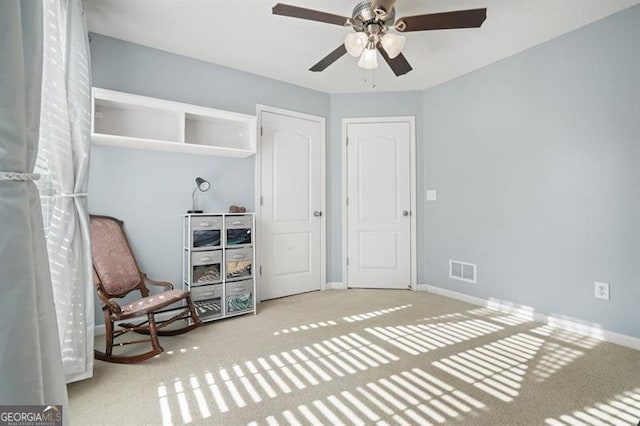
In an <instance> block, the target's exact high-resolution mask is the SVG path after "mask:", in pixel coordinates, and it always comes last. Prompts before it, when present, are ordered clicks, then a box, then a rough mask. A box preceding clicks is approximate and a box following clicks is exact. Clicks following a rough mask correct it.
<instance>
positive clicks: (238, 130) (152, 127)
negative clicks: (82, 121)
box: [91, 87, 256, 157]
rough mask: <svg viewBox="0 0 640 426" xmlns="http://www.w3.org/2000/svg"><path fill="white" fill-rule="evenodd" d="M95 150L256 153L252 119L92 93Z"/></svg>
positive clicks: (100, 91) (110, 92) (99, 91)
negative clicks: (103, 147)
mask: <svg viewBox="0 0 640 426" xmlns="http://www.w3.org/2000/svg"><path fill="white" fill-rule="evenodd" d="M92 111H93V114H92V120H91V140H92V141H93V143H94V144H98V145H110V146H118V147H126V148H137V149H151V150H157V151H173V152H183V153H191V154H205V155H219V156H227V157H248V156H250V155H253V154H255V153H256V118H255V117H254V116H252V115H246V114H239V113H235V112H229V111H222V110H218V109H213V108H205V107H201V106H196V105H189V104H183V103H179V102H172V101H166V100H163V99H156V98H148V97H146V96H139V95H132V94H130V93H122V92H116V91H113V90H106V89H100V88H97V87H94V88H93V91H92Z"/></svg>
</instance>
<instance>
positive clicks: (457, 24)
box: [272, 0, 487, 76]
mask: <svg viewBox="0 0 640 426" xmlns="http://www.w3.org/2000/svg"><path fill="white" fill-rule="evenodd" d="M394 5H395V0H364V1H360V2H359V3H358V4H357V5H356V7H355V8H354V9H353V13H352V16H351V18H347V17H345V16H340V15H334V14H332V13H327V12H321V11H319V10H313V9H306V8H303V7H298V6H292V5H288V4H283V3H278V4H276V5H275V6H273V9H272V12H273V14H274V15H282V16H289V17H292V18H300V19H308V20H310V21H318V22H326V23H328V24H334V25H340V26H345V27H351V28H353V30H354V31H355V32H353V33H349V34H348V35H347V36H346V38H345V42H344V44H341V45H340V46H338V47H337V48H336V49H335V50H334V51H333V52H331V53H329V54H328V55H327V56H325V57H324V58H322V59H321V60H320V62H318V63H317V64H315V65H314V66H312V67H311V68H309V71H316V72H317V71H324V70H325V69H326V68H327V67H328V66H329V65H331V64H333V63H334V62H335V61H337V60H338V59H339V58H341V57H342V56H343V55H344V54H345V53H349V54H350V55H351V56H354V57H359V58H360V59H359V60H358V66H360V67H361V68H365V69H374V68H377V67H378V56H377V53H376V51H377V52H380V55H381V56H382V58H383V59H384V60H385V62H386V63H387V64H388V65H389V67H391V70H392V71H393V72H394V74H395V75H396V76H401V75H403V74H406V73H408V72H409V71H411V70H412V69H413V68H411V65H410V64H409V62H408V61H407V59H406V58H405V57H404V55H403V54H402V49H403V48H404V45H405V41H406V39H405V37H404V36H402V35H398V34H394V33H391V32H389V31H390V30H395V31H398V32H400V33H406V32H411V31H429V30H447V29H455V28H478V27H480V26H481V25H482V23H483V22H484V20H485V19H486V18H487V9H486V8H482V9H469V10H456V11H451V12H442V13H430V14H426V15H416V16H407V17H404V18H399V19H397V20H395V16H396V11H395V7H394Z"/></svg>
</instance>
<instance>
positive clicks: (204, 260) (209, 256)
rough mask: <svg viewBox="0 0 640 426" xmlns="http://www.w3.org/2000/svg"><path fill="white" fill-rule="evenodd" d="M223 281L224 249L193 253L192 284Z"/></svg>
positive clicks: (198, 284)
mask: <svg viewBox="0 0 640 426" xmlns="http://www.w3.org/2000/svg"><path fill="white" fill-rule="evenodd" d="M221 281H222V251H220V250H215V251H202V252H194V253H192V254H191V280H190V281H189V283H190V285H192V286H200V285H206V284H214V283H218V282H221Z"/></svg>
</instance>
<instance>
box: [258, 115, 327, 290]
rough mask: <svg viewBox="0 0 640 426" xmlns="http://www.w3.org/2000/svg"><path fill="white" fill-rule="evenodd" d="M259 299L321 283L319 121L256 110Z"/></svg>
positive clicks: (321, 140) (321, 139) (321, 125)
mask: <svg viewBox="0 0 640 426" xmlns="http://www.w3.org/2000/svg"><path fill="white" fill-rule="evenodd" d="M260 124H261V134H262V136H261V137H260V147H259V150H260V159H259V161H260V182H259V186H260V195H261V198H260V203H261V205H260V239H259V241H258V243H259V244H260V258H261V265H260V266H261V268H260V270H261V275H260V287H261V297H262V300H265V299H271V298H275V297H282V296H288V295H292V294H296V293H303V292H308V291H313V290H320V289H321V287H323V281H324V276H325V273H324V221H325V214H324V213H325V212H324V211H323V209H324V152H325V148H324V119H323V118H320V117H311V116H307V115H302V114H297V113H293V112H289V111H282V110H275V111H274V110H262V111H261V112H260Z"/></svg>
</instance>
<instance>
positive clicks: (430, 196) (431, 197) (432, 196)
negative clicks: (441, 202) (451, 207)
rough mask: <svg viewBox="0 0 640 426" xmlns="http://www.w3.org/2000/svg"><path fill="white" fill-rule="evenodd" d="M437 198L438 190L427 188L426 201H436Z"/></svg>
mask: <svg viewBox="0 0 640 426" xmlns="http://www.w3.org/2000/svg"><path fill="white" fill-rule="evenodd" d="M437 199H438V192H437V191H436V190H435V189H428V190H427V201H436V200H437Z"/></svg>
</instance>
